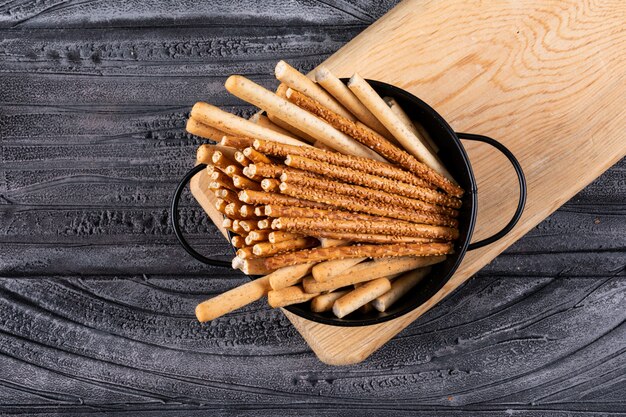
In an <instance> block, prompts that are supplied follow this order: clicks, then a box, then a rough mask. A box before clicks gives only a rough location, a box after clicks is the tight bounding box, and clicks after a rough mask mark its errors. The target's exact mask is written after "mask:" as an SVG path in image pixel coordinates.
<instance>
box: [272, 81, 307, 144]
mask: <svg viewBox="0 0 626 417" xmlns="http://www.w3.org/2000/svg"><path fill="white" fill-rule="evenodd" d="M281 85H284V84H281ZM276 94H277V95H279V96H281V95H280V94H278V91H277V92H276ZM281 97H283V96H281ZM267 118H268V119H270V121H271V122H272V123H274V124H275V125H277V126H279V127H280V128H282V129H284V130H286V131H288V132H290V134H291V136H293V137H294V138H296V139H298V140H301V141H302V142H304V143H313V142H315V138H314V137H312V136H311V135H307V134H306V133H304V132H303V131H301V130H300V129H298V128H295V127H294V126H291V125H290V124H289V123H287V122H285V121H284V120H281V119H279V118H278V117H276V116H274V115H273V114H268V115H267Z"/></svg>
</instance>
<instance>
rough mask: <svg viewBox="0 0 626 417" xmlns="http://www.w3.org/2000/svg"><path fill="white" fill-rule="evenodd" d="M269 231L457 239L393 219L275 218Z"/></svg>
mask: <svg viewBox="0 0 626 417" xmlns="http://www.w3.org/2000/svg"><path fill="white" fill-rule="evenodd" d="M272 229H274V230H283V231H286V232H293V233H305V234H306V233H308V232H310V231H314V230H327V231H331V232H350V233H370V234H382V235H392V236H410V237H423V238H429V239H443V240H455V239H457V238H458V237H459V231H458V229H453V228H450V227H444V226H432V225H427V224H418V223H410V222H405V221H398V220H394V219H378V220H329V219H324V218H321V219H312V218H306V217H277V218H275V219H274V220H273V221H272Z"/></svg>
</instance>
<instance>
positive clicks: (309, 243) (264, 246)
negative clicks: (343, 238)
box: [252, 237, 319, 256]
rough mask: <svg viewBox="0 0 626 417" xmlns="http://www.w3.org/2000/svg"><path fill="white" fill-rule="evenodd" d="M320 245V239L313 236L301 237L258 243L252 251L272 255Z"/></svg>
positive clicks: (257, 253)
mask: <svg viewBox="0 0 626 417" xmlns="http://www.w3.org/2000/svg"><path fill="white" fill-rule="evenodd" d="M317 245H319V241H318V240H317V239H315V238H312V237H300V238H296V239H291V240H283V241H282V242H277V243H270V242H262V243H257V244H256V245H254V246H253V247H252V252H253V253H254V254H255V255H256V256H272V255H276V254H277V253H281V252H290V251H295V250H299V249H307V248H312V247H314V246H317Z"/></svg>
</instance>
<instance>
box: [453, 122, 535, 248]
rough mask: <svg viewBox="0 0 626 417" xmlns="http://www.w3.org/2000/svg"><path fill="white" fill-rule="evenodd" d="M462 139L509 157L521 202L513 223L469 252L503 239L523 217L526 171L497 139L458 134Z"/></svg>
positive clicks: (474, 246) (470, 245)
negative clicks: (491, 148)
mask: <svg viewBox="0 0 626 417" xmlns="http://www.w3.org/2000/svg"><path fill="white" fill-rule="evenodd" d="M456 135H457V136H458V137H459V138H460V139H467V140H474V141H477V142H484V143H486V144H488V145H491V146H493V147H494V148H496V149H497V150H499V151H500V152H502V153H503V154H504V156H506V157H507V159H508V160H509V162H510V163H511V165H513V168H514V169H515V173H516V174H517V180H518V181H519V202H518V203H517V209H516V210H515V213H514V214H513V218H511V221H510V222H508V223H507V225H506V226H504V227H503V228H502V230H500V231H499V232H498V233H496V234H494V235H493V236H490V237H488V238H486V239H483V240H479V241H478V242H474V243H470V244H469V246H468V247H467V250H474V249H478V248H482V247H483V246H487V245H489V244H491V243H493V242H495V241H496V240H499V239H501V238H503V237H504V236H505V235H506V234H507V233H509V232H510V231H511V229H513V228H514V227H515V225H516V224H517V222H518V221H519V219H520V218H521V217H522V213H523V212H524V205H526V177H524V171H522V166H521V165H520V163H519V161H518V160H517V158H515V156H514V155H513V153H512V152H511V151H509V150H508V148H507V147H506V146H504V145H503V144H501V143H500V142H498V141H497V140H495V139H491V138H490V137H487V136H483V135H474V134H472V133H458V132H457V134H456Z"/></svg>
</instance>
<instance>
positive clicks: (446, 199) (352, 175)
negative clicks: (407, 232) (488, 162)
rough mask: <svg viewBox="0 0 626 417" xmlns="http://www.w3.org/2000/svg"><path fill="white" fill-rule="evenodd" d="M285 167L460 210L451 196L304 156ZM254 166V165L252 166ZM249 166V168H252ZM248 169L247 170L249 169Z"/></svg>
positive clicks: (287, 161)
mask: <svg viewBox="0 0 626 417" xmlns="http://www.w3.org/2000/svg"><path fill="white" fill-rule="evenodd" d="M285 165H287V166H289V167H292V168H298V169H302V170H304V171H310V172H313V173H316V174H321V175H325V176H327V177H331V178H336V179H340V180H342V181H345V182H350V183H353V184H358V185H363V186H365V187H369V188H374V189H378V190H383V191H386V192H388V193H392V194H399V195H403V196H405V197H413V198H417V199H419V200H423V201H426V202H429V203H433V204H439V205H442V206H446V207H452V208H459V207H461V200H459V199H458V198H455V197H451V196H449V195H446V194H443V193H440V192H438V191H435V190H431V189H428V188H425V187H418V186H415V185H410V184H406V183H403V182H399V181H392V180H390V179H387V178H383V177H378V176H376V175H371V174H365V173H363V172H360V171H356V170H354V169H351V168H347V167H340V166H336V165H331V164H328V163H326V162H321V161H315V160H313V159H309V158H305V157H302V156H295V155H288V156H287V158H285ZM250 166H252V165H250ZM250 166H249V167H250ZM249 167H246V168H249Z"/></svg>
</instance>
